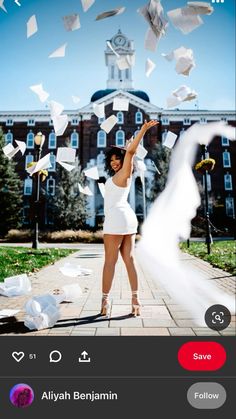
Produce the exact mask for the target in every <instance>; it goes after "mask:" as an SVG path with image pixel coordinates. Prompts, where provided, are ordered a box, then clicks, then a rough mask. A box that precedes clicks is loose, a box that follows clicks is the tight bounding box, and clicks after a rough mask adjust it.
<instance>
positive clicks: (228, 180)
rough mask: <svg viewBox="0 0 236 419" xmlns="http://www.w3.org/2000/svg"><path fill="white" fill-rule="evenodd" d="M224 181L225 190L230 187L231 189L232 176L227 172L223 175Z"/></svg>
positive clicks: (228, 189) (230, 189)
mask: <svg viewBox="0 0 236 419" xmlns="http://www.w3.org/2000/svg"><path fill="white" fill-rule="evenodd" d="M224 183H225V190H226V191H232V189H233V187H232V176H231V175H230V174H229V173H227V174H226V175H224Z"/></svg>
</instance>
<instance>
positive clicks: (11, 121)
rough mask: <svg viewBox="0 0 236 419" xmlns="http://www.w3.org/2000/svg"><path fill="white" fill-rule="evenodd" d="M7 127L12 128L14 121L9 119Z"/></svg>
mask: <svg viewBox="0 0 236 419" xmlns="http://www.w3.org/2000/svg"><path fill="white" fill-rule="evenodd" d="M6 125H7V126H8V127H11V126H12V125H13V119H7V122H6Z"/></svg>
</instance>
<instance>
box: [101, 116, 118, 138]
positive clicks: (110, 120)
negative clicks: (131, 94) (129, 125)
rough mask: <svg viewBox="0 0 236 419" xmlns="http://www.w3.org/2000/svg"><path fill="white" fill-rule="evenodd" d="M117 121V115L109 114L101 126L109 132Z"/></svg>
mask: <svg viewBox="0 0 236 419" xmlns="http://www.w3.org/2000/svg"><path fill="white" fill-rule="evenodd" d="M117 122H118V118H117V117H116V116H115V115H111V116H109V118H107V119H105V121H103V122H102V123H101V125H100V127H101V129H103V130H104V131H106V133H107V134H108V133H109V132H110V131H111V130H112V128H113V127H114V126H115V125H116V123H117Z"/></svg>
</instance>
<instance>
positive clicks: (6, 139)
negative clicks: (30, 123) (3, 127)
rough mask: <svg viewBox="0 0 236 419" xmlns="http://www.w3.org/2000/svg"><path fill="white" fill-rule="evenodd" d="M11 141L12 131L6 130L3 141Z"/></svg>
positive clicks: (7, 142)
mask: <svg viewBox="0 0 236 419" xmlns="http://www.w3.org/2000/svg"><path fill="white" fill-rule="evenodd" d="M12 141H13V134H12V132H10V131H8V133H7V134H5V143H6V144H9V143H11V144H12Z"/></svg>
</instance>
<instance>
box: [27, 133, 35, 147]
mask: <svg viewBox="0 0 236 419" xmlns="http://www.w3.org/2000/svg"><path fill="white" fill-rule="evenodd" d="M26 147H27V148H34V134H33V133H32V132H31V131H30V132H29V133H28V134H27V141H26Z"/></svg>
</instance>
